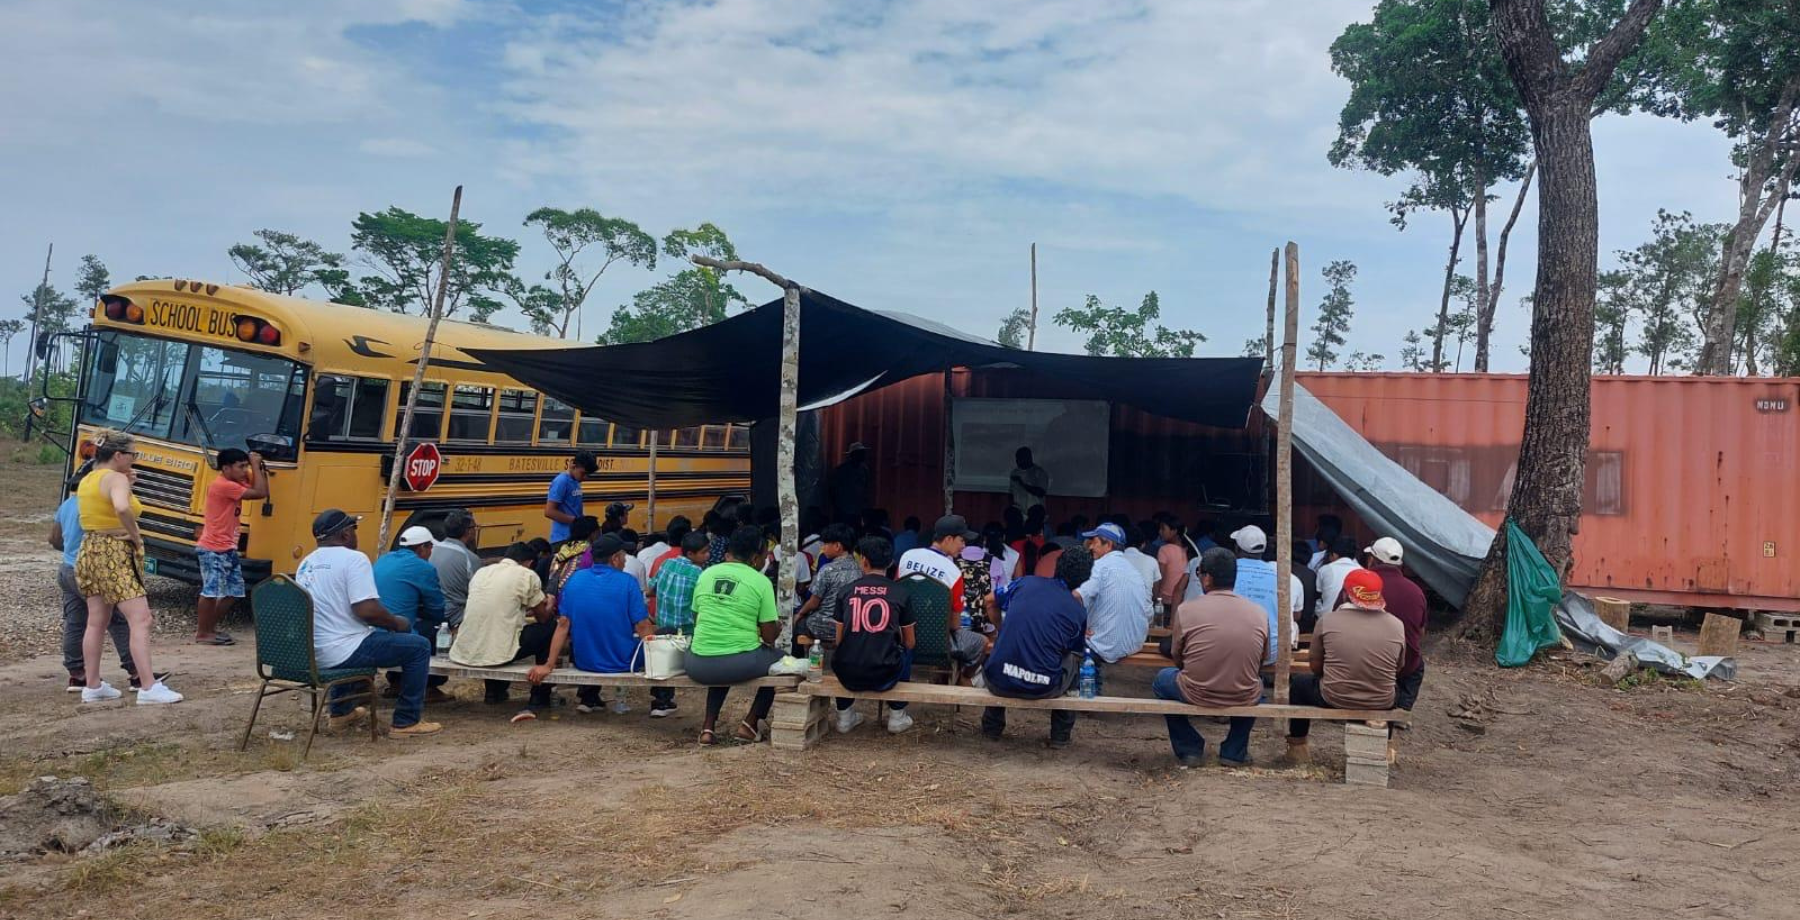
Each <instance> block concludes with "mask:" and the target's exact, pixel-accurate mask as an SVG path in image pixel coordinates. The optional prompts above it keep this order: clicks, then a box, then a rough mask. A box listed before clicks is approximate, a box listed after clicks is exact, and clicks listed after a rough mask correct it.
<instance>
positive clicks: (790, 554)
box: [775, 284, 800, 649]
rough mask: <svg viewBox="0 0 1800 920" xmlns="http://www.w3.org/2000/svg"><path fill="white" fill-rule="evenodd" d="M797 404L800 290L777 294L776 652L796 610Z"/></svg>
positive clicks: (785, 642) (787, 640) (788, 636)
mask: <svg viewBox="0 0 1800 920" xmlns="http://www.w3.org/2000/svg"><path fill="white" fill-rule="evenodd" d="M799 400H800V288H799V287H798V286H796V285H793V284H788V285H786V286H784V288H783V290H782V292H781V404H780V405H781V421H780V426H781V428H780V432H779V433H778V434H777V435H776V441H775V465H776V469H777V473H776V475H775V502H776V504H777V505H779V506H780V509H781V570H780V572H779V573H778V579H779V580H778V581H777V582H776V584H775V599H776V601H777V602H778V604H779V607H778V608H777V609H779V610H780V611H781V635H780V637H779V638H777V639H776V648H783V649H785V648H787V647H788V646H789V645H791V644H792V642H793V629H794V611H796V610H798V609H800V600H799V596H798V592H797V591H796V589H795V574H796V573H795V566H797V565H799V560H800V496H799V492H798V491H797V490H796V489H795V488H794V438H795V434H794V431H795V428H796V427H797V424H798V423H797V418H798V415H799V412H798V407H799Z"/></svg>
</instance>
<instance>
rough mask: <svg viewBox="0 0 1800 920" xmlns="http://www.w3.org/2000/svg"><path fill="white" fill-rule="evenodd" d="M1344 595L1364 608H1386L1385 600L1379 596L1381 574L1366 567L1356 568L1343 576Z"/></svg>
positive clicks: (1352, 602)
mask: <svg viewBox="0 0 1800 920" xmlns="http://www.w3.org/2000/svg"><path fill="white" fill-rule="evenodd" d="M1344 596H1345V597H1347V598H1349V599H1350V603H1351V604H1353V605H1355V606H1357V607H1361V608H1363V609H1364V610H1386V609H1387V600H1386V599H1384V598H1383V597H1382V596H1381V576H1380V575H1377V574H1375V573H1374V572H1371V571H1369V570H1368V569H1357V570H1356V571H1354V572H1351V573H1350V574H1349V575H1347V576H1345V578H1344Z"/></svg>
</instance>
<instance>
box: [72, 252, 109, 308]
mask: <svg viewBox="0 0 1800 920" xmlns="http://www.w3.org/2000/svg"><path fill="white" fill-rule="evenodd" d="M110 287H112V273H111V272H109V271H107V270H106V263H104V262H102V261H100V257H99V256H94V255H85V256H82V257H81V267H80V268H78V269H76V270H75V293H77V294H80V295H81V299H82V300H83V301H86V302H87V303H88V304H89V305H92V304H93V303H94V301H96V300H99V299H100V295H101V294H104V293H106V289H107V288H110Z"/></svg>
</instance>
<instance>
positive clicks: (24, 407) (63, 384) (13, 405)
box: [0, 368, 75, 459]
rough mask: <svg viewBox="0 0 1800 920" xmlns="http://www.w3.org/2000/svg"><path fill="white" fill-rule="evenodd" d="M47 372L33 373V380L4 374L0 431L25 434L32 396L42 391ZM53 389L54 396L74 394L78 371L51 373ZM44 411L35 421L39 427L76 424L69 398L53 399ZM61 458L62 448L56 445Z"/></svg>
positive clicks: (49, 428)
mask: <svg viewBox="0 0 1800 920" xmlns="http://www.w3.org/2000/svg"><path fill="white" fill-rule="evenodd" d="M43 377H44V373H43V371H42V369H41V368H40V369H39V371H38V372H37V373H36V374H33V375H32V381H31V382H30V383H29V384H28V383H26V382H25V381H21V380H15V379H13V378H11V377H4V378H0V433H4V434H6V435H7V436H9V437H13V438H22V437H24V436H25V416H26V415H27V414H28V413H30V411H31V398H32V397H33V396H35V395H37V393H38V385H39V381H41V380H43ZM50 393H51V395H53V396H72V395H74V393H75V375H74V374H68V373H52V374H51V375H50ZM44 409H45V411H44V415H42V416H39V418H38V420H37V421H36V422H34V423H32V427H33V428H34V429H36V430H38V431H47V432H53V433H55V432H60V433H64V434H66V433H68V431H69V430H70V426H71V424H72V421H73V419H72V416H73V410H72V409H71V404H70V403H67V402H51V403H49V404H47V405H46V406H45V407H44ZM50 449H51V450H54V451H56V452H57V459H61V456H62V452H61V451H60V450H59V449H57V448H56V447H54V446H51V448H50Z"/></svg>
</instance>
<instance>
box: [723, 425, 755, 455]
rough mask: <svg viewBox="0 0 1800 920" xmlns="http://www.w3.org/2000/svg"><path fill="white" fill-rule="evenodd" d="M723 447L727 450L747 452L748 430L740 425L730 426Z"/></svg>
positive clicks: (748, 442)
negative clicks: (729, 432)
mask: <svg viewBox="0 0 1800 920" xmlns="http://www.w3.org/2000/svg"><path fill="white" fill-rule="evenodd" d="M725 446H726V448H727V449H729V450H749V449H750V429H748V428H745V427H744V426H742V425H733V426H731V434H730V435H728V436H727V437H726V438H725Z"/></svg>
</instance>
